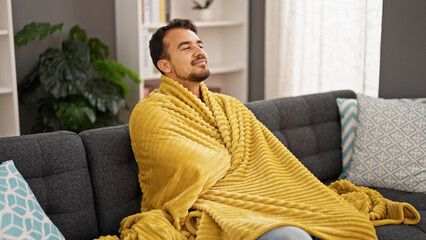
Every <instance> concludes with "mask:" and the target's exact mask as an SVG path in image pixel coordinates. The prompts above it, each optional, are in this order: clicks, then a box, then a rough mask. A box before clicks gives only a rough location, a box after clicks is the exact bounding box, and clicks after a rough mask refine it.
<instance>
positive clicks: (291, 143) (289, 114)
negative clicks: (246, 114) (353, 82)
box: [246, 90, 356, 181]
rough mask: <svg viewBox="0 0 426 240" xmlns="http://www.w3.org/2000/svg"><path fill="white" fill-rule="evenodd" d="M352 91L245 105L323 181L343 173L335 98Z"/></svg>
mask: <svg viewBox="0 0 426 240" xmlns="http://www.w3.org/2000/svg"><path fill="white" fill-rule="evenodd" d="M338 97H340V98H355V97H356V94H355V93H354V92H353V91H349V90H344V91H332V92H326V93H320V94H311V95H304V96H298V97H287V98H279V99H273V100H266V101H265V100H263V101H256V102H250V103H248V104H246V106H247V107H248V108H249V109H250V110H251V111H252V112H253V113H254V115H255V116H256V118H257V119H258V120H259V121H261V122H262V123H263V124H264V125H265V126H266V127H267V128H268V129H269V130H271V132H272V133H273V134H274V135H275V136H276V137H277V138H278V139H279V140H280V141H281V142H282V143H283V144H284V145H285V146H286V147H287V148H288V149H289V150H290V151H291V152H292V153H293V154H294V155H295V156H296V157H297V158H298V159H299V160H300V161H301V162H302V163H303V164H304V165H305V166H306V167H307V168H308V169H309V170H310V171H311V172H312V173H313V174H314V175H315V176H316V177H317V178H318V179H319V180H321V181H327V180H329V179H336V178H337V177H338V176H339V174H340V173H341V172H342V153H341V147H340V142H341V137H340V133H341V131H340V129H341V127H340V117H339V111H338V108H337V104H336V98H338Z"/></svg>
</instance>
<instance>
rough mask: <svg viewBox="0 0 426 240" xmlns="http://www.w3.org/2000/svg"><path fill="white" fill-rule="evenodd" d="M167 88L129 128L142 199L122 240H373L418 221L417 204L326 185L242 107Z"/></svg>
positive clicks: (166, 84) (145, 103)
mask: <svg viewBox="0 0 426 240" xmlns="http://www.w3.org/2000/svg"><path fill="white" fill-rule="evenodd" d="M162 79H163V82H162V83H161V85H160V88H159V89H157V90H156V91H154V92H153V93H151V94H150V95H149V96H148V97H146V98H145V99H143V100H142V101H141V102H140V103H138V105H137V106H136V107H135V109H134V111H133V113H132V116H131V119H130V136H131V142H132V148H133V151H134V154H135V158H136V161H137V163H138V167H139V181H140V186H141V189H142V192H143V200H142V204H141V213H139V214H135V215H132V216H129V217H127V218H125V219H124V220H123V221H122V222H121V227H120V234H121V239H193V238H194V237H196V238H197V239H201V240H202V239H232V240H234V239H256V238H258V237H259V236H260V235H262V234H263V233H265V232H266V231H269V230H271V229H273V228H276V227H279V226H288V225H291V226H297V227H300V228H302V229H304V230H305V231H307V232H308V233H309V234H310V235H312V236H315V237H318V238H321V239H377V237H376V235H375V229H374V227H373V224H374V225H383V224H390V223H394V224H396V223H401V222H404V223H406V224H414V223H417V222H418V221H419V214H418V213H417V211H416V210H415V209H414V208H413V207H412V206H411V205H409V204H406V203H395V202H391V201H389V200H387V199H384V198H383V197H382V196H381V195H380V194H378V193H377V192H376V191H373V190H371V189H368V188H359V187H356V186H354V185H352V184H350V183H349V182H347V181H338V182H335V183H333V184H332V185H331V186H330V187H327V186H325V185H323V184H322V183H321V182H320V181H319V180H318V179H317V178H315V176H314V175H313V174H312V173H311V172H309V171H308V170H307V169H306V168H305V167H304V166H303V165H302V164H301V163H300V162H299V161H298V160H297V159H296V158H295V156H294V155H293V154H292V153H291V152H290V151H289V150H288V149H287V148H286V147H285V146H284V145H283V144H281V142H280V141H279V140H278V139H277V138H276V137H275V136H274V135H273V134H272V133H271V132H270V131H269V130H268V129H267V128H266V127H265V126H264V125H263V124H262V123H260V122H259V121H258V120H257V119H256V118H255V116H254V115H253V114H252V113H251V112H250V111H249V110H248V109H247V108H246V107H245V106H244V105H243V104H242V103H240V102H239V101H238V100H236V99H234V98H232V97H229V96H225V95H221V94H216V93H212V92H210V91H208V89H207V88H206V86H205V85H204V84H201V94H202V100H200V99H198V98H197V97H195V96H194V95H193V94H192V93H191V92H189V91H188V90H187V89H186V88H184V87H183V86H182V85H180V84H178V83H177V82H175V81H174V80H172V79H170V78H167V77H165V76H162ZM336 193H337V194H336ZM369 219H371V220H372V221H370V220H369ZM101 239H118V238H117V237H115V236H114V237H111V236H107V237H102V238H101Z"/></svg>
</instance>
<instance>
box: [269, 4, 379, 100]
mask: <svg viewBox="0 0 426 240" xmlns="http://www.w3.org/2000/svg"><path fill="white" fill-rule="evenodd" d="M265 11H266V13H265V16H266V17H265V18H266V19H265V98H266V99H271V98H277V97H283V96H296V95H301V94H309V93H318V92H324V91H331V90H340V89H351V90H353V91H355V92H359V93H365V94H368V95H370V96H377V95H378V87H379V68H380V39H381V24H382V1H381V0H266V9H265Z"/></svg>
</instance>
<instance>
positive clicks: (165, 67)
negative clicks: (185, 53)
mask: <svg viewBox="0 0 426 240" xmlns="http://www.w3.org/2000/svg"><path fill="white" fill-rule="evenodd" d="M157 66H158V68H159V69H160V70H161V71H163V72H164V73H169V72H171V71H172V69H171V67H170V63H169V62H168V61H167V60H166V59H161V60H158V62H157Z"/></svg>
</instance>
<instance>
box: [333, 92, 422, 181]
mask: <svg viewBox="0 0 426 240" xmlns="http://www.w3.org/2000/svg"><path fill="white" fill-rule="evenodd" d="M395 100H398V101H403V102H407V103H423V104H426V98H401V99H395ZM336 102H337V106H338V109H339V114H340V125H341V127H342V128H341V133H342V134H341V137H342V139H341V147H342V173H341V174H340V176H339V178H346V171H347V170H348V168H349V166H350V164H351V162H352V154H353V146H354V143H355V134H356V127H357V126H358V102H357V100H356V99H354V98H337V99H336Z"/></svg>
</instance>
